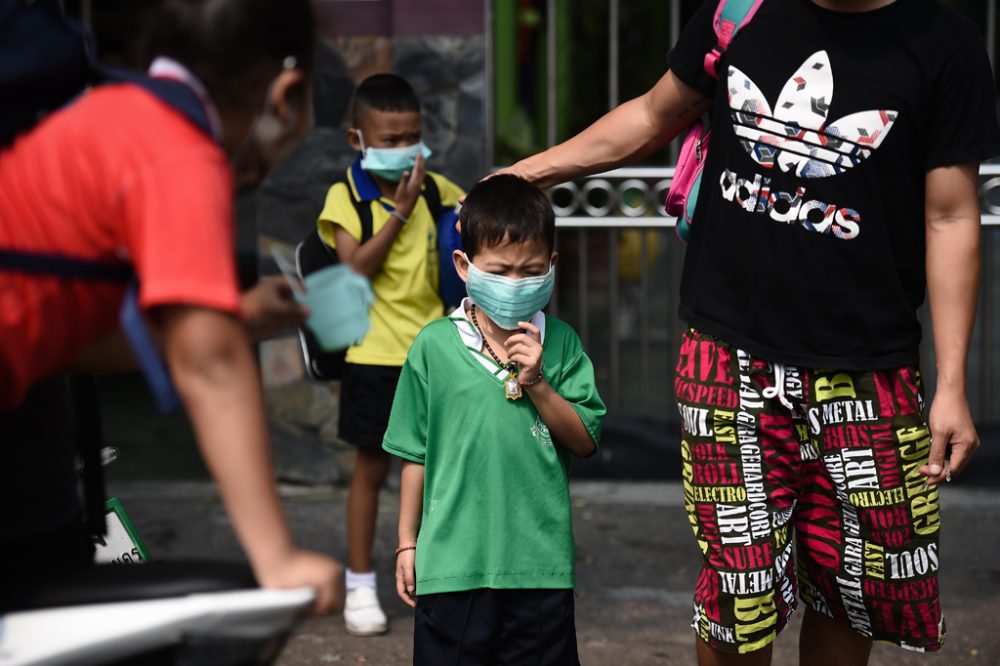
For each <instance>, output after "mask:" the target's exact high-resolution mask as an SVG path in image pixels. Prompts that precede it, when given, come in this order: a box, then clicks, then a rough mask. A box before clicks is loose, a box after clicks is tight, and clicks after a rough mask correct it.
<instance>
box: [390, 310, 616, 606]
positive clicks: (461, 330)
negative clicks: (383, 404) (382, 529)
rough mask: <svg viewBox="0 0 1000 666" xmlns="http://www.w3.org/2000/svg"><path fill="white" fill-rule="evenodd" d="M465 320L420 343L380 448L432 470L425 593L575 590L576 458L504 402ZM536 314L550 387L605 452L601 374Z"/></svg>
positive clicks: (576, 344)
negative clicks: (572, 495) (572, 476)
mask: <svg viewBox="0 0 1000 666" xmlns="http://www.w3.org/2000/svg"><path fill="white" fill-rule="evenodd" d="M461 313H462V310H461V308H460V309H459V310H456V315H455V316H456V319H455V320H452V319H438V320H436V321H433V322H431V323H430V324H429V325H428V326H427V327H425V328H424V329H423V330H422V331H421V332H420V334H419V335H418V336H417V339H416V340H415V341H414V343H413V346H412V347H411V348H410V352H409V354H408V355H407V358H406V363H405V364H404V365H403V371H402V375H401V376H400V379H399V387H398V388H397V389H396V397H395V400H394V401H393V405H392V415H391V417H390V418H389V428H388V430H387V431H386V435H385V440H384V442H383V448H385V450H386V451H388V452H389V453H392V454H394V455H396V456H399V457H400V458H403V459H405V460H409V461H411V462H415V463H420V464H422V465H424V468H425V471H424V504H423V514H422V517H421V524H420V533H419V537H418V540H417V558H416V567H417V593H418V594H436V593H440V592H458V591H462V590H472V589H478V588H495V589H541V588H549V589H559V588H572V587H573V586H574V584H575V574H574V567H573V558H574V547H573V524H572V516H571V512H570V499H569V485H568V481H569V462H570V457H571V456H572V454H571V453H570V452H569V451H568V450H566V449H564V448H563V447H561V446H559V444H558V442H553V440H552V437H551V436H550V434H549V429H548V427H546V425H545V423H544V422H543V421H542V419H541V418H540V417H539V415H538V412H537V411H536V410H535V407H534V405H533V404H532V402H531V398H529V397H528V396H527V395H525V396H524V397H523V398H521V399H520V400H517V401H511V400H508V399H507V398H506V397H505V394H504V386H503V379H502V375H503V374H504V373H499V372H498V370H499V366H497V365H496V363H494V362H493V361H492V360H491V359H488V358H487V357H484V356H483V355H482V354H481V353H480V352H479V348H478V347H477V346H476V345H475V342H474V340H475V337H476V336H477V334H476V333H475V331H474V329H472V327H471V324H468V323H467V322H465V320H464V316H463V315H462V314H461ZM539 316H540V317H542V318H543V327H544V333H543V335H542V349H543V353H542V358H543V361H544V365H545V379H546V381H548V382H549V384H551V385H552V387H553V388H554V389H555V390H556V391H557V392H558V393H559V394H560V395H561V396H562V397H563V398H565V399H566V400H567V401H568V402H569V403H570V404H571V405H572V406H573V408H574V409H575V410H576V412H577V414H578V415H579V416H580V420H581V421H582V422H583V425H584V426H585V427H586V429H587V431H588V432H589V433H590V436H591V437H592V438H593V439H594V443H595V445H596V444H597V443H598V441H599V438H600V432H601V424H602V421H603V418H604V414H605V408H604V403H603V401H602V400H601V397H600V396H599V395H598V393H597V388H596V386H595V381H594V368H593V365H592V364H591V362H590V359H589V358H588V357H587V355H586V354H585V353H584V351H583V345H582V344H581V343H580V338H579V337H578V336H577V335H576V333H575V332H574V331H573V329H572V328H570V327H569V325H567V324H565V323H563V322H562V321H559V320H558V319H555V318H553V317H544V315H541V314H539V315H536V317H539ZM480 342H481V341H480ZM484 360H488V361H489V363H486V362H484ZM490 364H492V365H490Z"/></svg>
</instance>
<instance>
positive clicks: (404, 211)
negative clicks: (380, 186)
mask: <svg viewBox="0 0 1000 666" xmlns="http://www.w3.org/2000/svg"><path fill="white" fill-rule="evenodd" d="M424 173H425V170H424V156H423V155H417V161H416V163H414V165H413V171H404V172H403V177H402V178H400V179H399V185H398V186H397V187H396V194H395V195H394V196H393V199H394V200H395V202H396V212H398V213H399V214H400V215H402V216H403V217H405V218H409V217H410V213H412V212H413V208H414V206H416V205H417V198H418V197H419V196H420V189H421V188H422V187H423V185H424Z"/></svg>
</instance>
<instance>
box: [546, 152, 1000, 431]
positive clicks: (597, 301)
mask: <svg viewBox="0 0 1000 666" xmlns="http://www.w3.org/2000/svg"><path fill="white" fill-rule="evenodd" d="M672 176H673V168H629V169H618V170H615V171H611V172H608V173H605V174H600V175H597V176H593V177H591V178H587V179H585V180H582V181H579V182H570V183H565V184H562V185H559V186H556V187H555V188H553V189H552V190H551V191H550V196H551V198H552V202H553V207H554V208H555V210H556V214H557V227H558V245H559V250H560V253H561V257H560V264H559V265H560V277H559V288H558V290H557V298H556V299H555V301H554V302H553V304H552V310H553V312H554V313H556V314H558V315H559V316H561V317H563V318H565V319H566V320H567V321H569V322H570V323H572V324H573V325H574V326H575V327H576V328H577V329H578V330H579V331H580V335H581V337H582V338H583V341H584V344H585V345H586V347H587V349H588V351H589V353H590V354H591V356H592V357H593V359H594V361H595V365H596V367H597V371H598V378H599V382H600V384H601V389H602V393H603V395H605V397H606V398H607V400H608V403H609V406H611V407H612V408H613V409H615V410H616V411H618V412H619V413H622V414H635V415H642V416H658V415H672V411H671V410H673V404H674V399H673V389H672V374H673V373H672V371H673V363H674V361H675V359H676V352H677V346H678V345H679V341H680V335H681V333H682V332H683V327H684V325H683V323H682V322H681V321H680V320H679V319H678V318H677V316H676V311H677V298H678V292H679V279H680V268H681V265H682V263H683V254H684V244H683V242H681V241H680V240H679V239H678V238H677V237H676V234H675V231H674V227H675V220H674V219H673V218H671V217H668V216H666V214H665V213H664V211H663V195H664V194H665V192H666V190H667V189H668V188H669V186H670V180H671V178H672ZM980 201H981V206H982V212H983V217H982V219H983V232H982V233H983V243H982V254H983V277H982V290H981V296H980V305H979V316H978V318H977V321H976V328H975V332H974V335H973V346H972V349H971V353H970V375H969V394H970V400H971V403H972V408H973V412H974V415H975V416H976V418H977V419H978V420H980V421H982V422H994V421H1000V397H995V394H996V393H997V392H996V391H995V390H994V389H995V381H996V380H995V378H996V377H997V376H1000V341H998V340H997V339H996V338H995V336H994V331H995V330H996V328H997V327H998V326H1000V271H998V270H997V267H998V266H1000V240H998V238H1000V164H984V165H983V166H982V168H981V170H980ZM926 310H927V308H926V306H925V307H924V309H923V310H922V311H921V320H922V322H923V324H924V336H925V342H924V345H923V347H922V350H921V365H922V367H923V368H924V374H925V378H926V379H927V385H928V395H929V394H930V391H931V390H933V385H934V380H935V372H934V366H935V364H934V352H933V341H932V339H931V329H930V325H929V316H928V313H927V311H926Z"/></svg>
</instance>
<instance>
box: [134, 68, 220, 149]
mask: <svg viewBox="0 0 1000 666" xmlns="http://www.w3.org/2000/svg"><path fill="white" fill-rule="evenodd" d="M147 73H148V75H149V77H150V78H153V79H168V80H171V81H178V82H180V83H183V84H185V85H186V86H187V87H188V88H190V89H191V90H192V91H193V92H194V94H195V95H197V97H198V100H199V101H200V102H201V105H202V106H203V107H204V108H205V115H206V116H207V117H208V124H209V127H210V129H211V131H212V136H213V137H214V138H215V140H216V141H221V140H222V119H221V118H220V117H219V111H218V109H216V108H215V104H213V103H212V98H211V97H209V95H208V90H206V89H205V86H204V84H203V83H202V82H201V81H199V80H198V77H196V76H195V75H194V74H192V73H191V70H189V69H188V68H187V67H185V66H184V65H182V64H181V63H179V62H177V61H176V60H174V59H173V58H168V57H166V56H158V57H157V58H155V59H154V60H153V62H152V64H151V65H150V66H149V71H148V72H147Z"/></svg>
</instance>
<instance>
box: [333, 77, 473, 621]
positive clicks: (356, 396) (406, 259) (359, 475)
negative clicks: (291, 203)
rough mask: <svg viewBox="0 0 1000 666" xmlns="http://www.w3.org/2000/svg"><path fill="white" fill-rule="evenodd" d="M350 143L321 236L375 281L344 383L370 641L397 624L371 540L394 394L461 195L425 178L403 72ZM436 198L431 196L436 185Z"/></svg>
mask: <svg viewBox="0 0 1000 666" xmlns="http://www.w3.org/2000/svg"><path fill="white" fill-rule="evenodd" d="M353 107H354V108H353V111H352V120H351V122H352V127H351V128H350V129H349V130H348V133H347V137H348V140H349V141H350V143H351V146H353V147H354V148H355V150H357V151H358V157H357V159H356V160H355V162H354V164H353V165H352V166H351V167H350V168H349V169H348V170H347V177H346V178H345V179H344V180H342V181H338V182H337V183H334V185H333V186H332V187H330V190H329V192H328V193H327V196H326V204H325V205H324V207H323V211H322V212H321V213H320V215H319V219H318V220H317V229H318V232H319V235H320V238H322V239H323V241H324V242H325V243H326V244H327V245H329V246H330V247H331V248H334V249H335V250H336V252H337V256H338V257H339V259H340V261H341V262H343V263H345V264H349V265H350V266H351V268H353V269H354V270H355V271H356V272H358V273H361V274H362V275H365V276H367V277H369V278H371V281H372V288H373V290H374V291H375V303H374V305H373V306H372V309H371V315H370V318H371V329H369V331H368V334H367V335H366V336H365V338H364V340H362V341H361V343H360V344H357V345H355V346H353V347H351V348H350V349H348V350H347V359H346V360H347V363H346V364H345V367H344V372H343V377H342V379H341V385H340V417H339V433H338V434H339V436H340V438H341V439H343V440H345V441H346V442H348V443H350V444H353V445H354V446H356V447H357V448H358V455H357V459H356V463H355V467H354V475H353V477H352V479H351V488H350V492H349V494H348V499H347V545H348V552H349V557H348V563H349V567H348V569H347V572H346V574H347V575H346V587H347V596H346V598H345V602H344V624H345V626H346V628H347V631H348V633H351V634H354V635H358V636H370V635H374V634H380V633H383V632H385V631H386V629H387V628H388V623H387V621H386V616H385V613H384V612H383V611H382V608H381V605H380V604H379V601H378V596H377V594H376V588H377V585H376V581H375V571H374V568H373V566H372V543H373V540H374V537H375V521H376V517H377V516H378V499H379V492H380V491H381V489H382V485H383V484H384V483H385V479H386V476H387V475H388V473H389V461H390V456H389V455H388V454H387V453H386V452H385V451H383V450H382V438H383V436H384V435H385V429H386V425H387V424H388V422H389V410H390V408H391V406H392V396H393V394H394V393H395V392H396V382H397V380H398V379H399V372H400V368H401V367H402V366H403V361H405V360H406V352H407V350H408V349H409V348H410V344H411V343H412V342H413V339H414V338H415V337H416V336H417V333H418V332H420V329H421V328H423V327H424V326H426V325H427V323H428V322H430V321H431V320H433V319H436V318H438V317H440V316H441V315H442V314H444V306H443V305H442V303H441V298H440V297H439V295H438V280H439V276H438V254H437V252H438V250H437V221H436V219H435V215H437V214H438V212H439V211H432V210H431V208H432V207H434V204H431V203H429V201H430V200H431V199H436V200H437V202H438V203H439V204H440V205H441V206H442V207H447V208H451V207H454V206H455V204H456V203H457V202H458V198H459V197H460V196H461V195H462V190H461V189H459V188H458V186H456V185H455V184H454V183H452V182H451V181H449V180H448V179H447V178H445V177H444V176H441V175H439V174H436V173H431V172H429V171H428V172H426V177H425V171H424V159H425V158H427V157H428V156H429V155H430V151H429V150H428V149H427V148H426V147H425V146H424V144H423V141H421V134H422V132H421V129H422V115H421V112H420V101H419V99H418V98H417V95H416V93H415V92H414V91H413V88H411V87H410V84H409V83H407V82H406V81H405V80H404V79H402V78H400V77H399V76H396V75H395V74H375V75H373V76H369V77H368V78H366V79H365V80H364V81H362V82H361V83H360V84H359V85H358V88H357V90H356V91H355V93H354V104H353ZM432 187H433V188H435V189H436V191H437V196H429V194H428V193H429V191H430V189H431V188H432Z"/></svg>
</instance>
